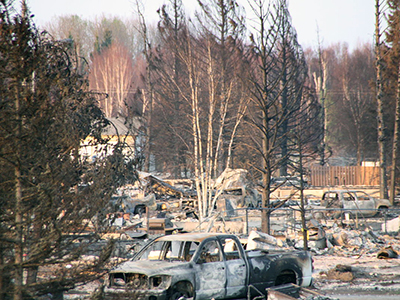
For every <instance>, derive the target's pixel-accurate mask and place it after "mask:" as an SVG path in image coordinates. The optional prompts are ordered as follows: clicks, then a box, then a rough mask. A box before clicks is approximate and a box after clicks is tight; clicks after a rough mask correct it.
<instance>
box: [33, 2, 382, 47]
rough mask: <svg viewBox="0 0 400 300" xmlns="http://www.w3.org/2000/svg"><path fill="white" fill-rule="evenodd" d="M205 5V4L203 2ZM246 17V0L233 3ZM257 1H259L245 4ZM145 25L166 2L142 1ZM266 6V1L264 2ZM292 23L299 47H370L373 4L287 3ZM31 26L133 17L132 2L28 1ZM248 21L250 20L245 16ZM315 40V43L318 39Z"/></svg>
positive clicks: (191, 6)
mask: <svg viewBox="0 0 400 300" xmlns="http://www.w3.org/2000/svg"><path fill="white" fill-rule="evenodd" d="M203 1H206V0H203ZM237 1H238V3H239V4H241V5H243V6H244V7H245V9H246V12H247V13H248V15H249V14H250V9H249V7H248V4H247V3H248V0H237ZM249 1H253V2H255V1H260V0H249ZM142 2H143V3H145V16H146V19H147V21H148V22H156V21H157V13H156V11H157V9H158V8H159V7H160V6H161V5H162V4H164V3H168V0H143V1H142ZM182 2H183V5H184V6H185V8H186V9H187V10H188V13H189V14H190V13H193V12H194V11H195V10H196V9H197V7H198V6H197V1H196V0H182ZM265 3H268V0H265ZM288 3H289V11H290V14H291V16H292V23H293V25H294V27H295V28H296V30H297V34H298V40H299V42H300V44H301V45H302V46H303V47H316V46H317V45H318V40H319V41H320V42H321V43H322V45H323V46H329V45H330V44H332V43H338V42H345V43H347V44H348V45H349V46H350V48H354V47H356V46H357V45H358V44H360V43H372V42H373V33H374V32H373V31H374V22H375V1H374V0H288ZM28 5H29V7H30V9H31V12H32V13H33V14H34V15H35V18H34V20H35V23H36V24H37V25H39V26H41V25H44V24H45V23H46V22H49V21H51V19H52V17H54V16H59V15H68V14H75V15H78V16H80V17H82V18H86V19H91V18H93V17H95V16H100V15H102V14H104V15H105V16H120V17H123V18H126V17H130V16H134V11H135V9H134V7H135V1H134V0H111V1H110V0H28ZM249 17H250V16H249ZM318 36H319V39H318Z"/></svg>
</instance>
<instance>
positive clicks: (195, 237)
mask: <svg viewBox="0 0 400 300" xmlns="http://www.w3.org/2000/svg"><path fill="white" fill-rule="evenodd" d="M216 236H226V237H232V235H229V234H225V233H209V232H208V233H205V232H194V233H193V232H190V233H180V234H171V235H164V236H161V237H158V238H156V239H155V240H156V241H195V242H202V241H203V240H205V239H207V238H211V237H216Z"/></svg>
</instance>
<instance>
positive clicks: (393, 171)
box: [389, 65, 400, 205]
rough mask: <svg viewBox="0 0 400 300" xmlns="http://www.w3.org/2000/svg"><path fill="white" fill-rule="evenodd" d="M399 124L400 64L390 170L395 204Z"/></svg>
mask: <svg viewBox="0 0 400 300" xmlns="http://www.w3.org/2000/svg"><path fill="white" fill-rule="evenodd" d="M399 124H400V65H399V69H398V75H397V93H396V117H395V121H394V133H393V135H394V136H393V149H392V169H391V171H390V198H389V200H390V203H391V204H392V205H393V204H394V198H395V196H396V168H397V154H398V151H399Z"/></svg>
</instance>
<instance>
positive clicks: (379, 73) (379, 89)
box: [375, 0, 388, 199]
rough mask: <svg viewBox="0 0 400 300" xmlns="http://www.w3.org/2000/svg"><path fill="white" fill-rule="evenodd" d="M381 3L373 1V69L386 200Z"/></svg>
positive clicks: (382, 180) (381, 190) (381, 168)
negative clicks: (374, 72) (374, 71)
mask: <svg viewBox="0 0 400 300" xmlns="http://www.w3.org/2000/svg"><path fill="white" fill-rule="evenodd" d="M380 2H381V1H380V0H376V1H375V68H376V81H375V83H376V102H377V121H378V126H377V129H378V155H379V167H380V189H379V190H380V197H381V198H385V199H387V198H388V190H387V176H386V169H387V166H386V164H387V158H386V150H387V149H386V147H387V145H386V143H387V136H386V133H385V119H384V112H383V110H384V103H383V101H384V93H383V58H382V42H381V35H382V32H381V30H380V27H381V26H380V24H381V17H382V13H381V3H380Z"/></svg>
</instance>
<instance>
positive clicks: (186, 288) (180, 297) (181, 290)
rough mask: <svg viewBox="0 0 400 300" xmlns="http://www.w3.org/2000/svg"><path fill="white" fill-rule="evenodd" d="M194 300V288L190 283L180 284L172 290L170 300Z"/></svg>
mask: <svg viewBox="0 0 400 300" xmlns="http://www.w3.org/2000/svg"><path fill="white" fill-rule="evenodd" d="M189 298H193V287H192V285H191V284H190V283H185V282H179V283H177V284H176V285H175V286H174V287H173V288H172V290H171V294H170V296H169V298H168V300H185V299H189Z"/></svg>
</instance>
